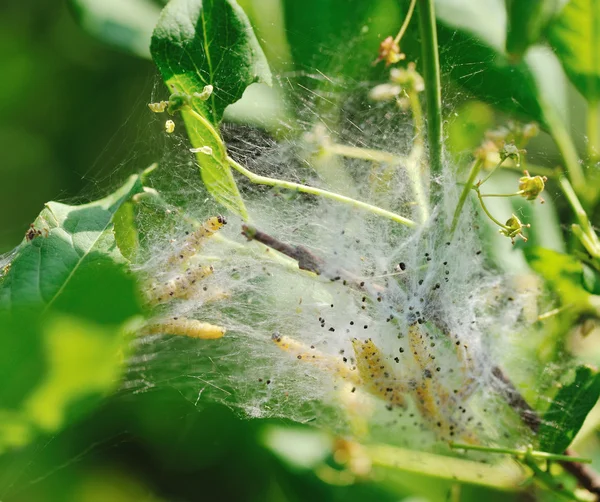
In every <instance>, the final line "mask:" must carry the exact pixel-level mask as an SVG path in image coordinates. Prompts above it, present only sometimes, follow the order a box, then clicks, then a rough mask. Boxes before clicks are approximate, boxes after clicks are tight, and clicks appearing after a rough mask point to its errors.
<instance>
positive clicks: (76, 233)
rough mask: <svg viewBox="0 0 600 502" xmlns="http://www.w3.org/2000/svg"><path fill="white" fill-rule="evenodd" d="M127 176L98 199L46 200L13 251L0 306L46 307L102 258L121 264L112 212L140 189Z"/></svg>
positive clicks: (133, 179)
mask: <svg viewBox="0 0 600 502" xmlns="http://www.w3.org/2000/svg"><path fill="white" fill-rule="evenodd" d="M141 189H142V185H141V183H140V181H139V178H138V177H137V176H132V177H131V178H130V179H129V180H128V181H127V182H126V183H125V185H123V186H122V187H121V188H119V189H118V190H117V191H115V192H114V193H112V194H111V195H109V196H108V197H105V198H104V199H101V200H98V201H95V202H92V203H90V204H84V205H81V206H69V205H66V204H61V203H59V202H48V203H47V204H46V208H45V209H44V210H43V211H42V212H41V213H40V215H39V216H38V217H37V218H36V220H35V222H34V223H33V227H32V231H34V230H36V231H37V233H30V236H29V237H26V238H25V239H24V241H23V242H22V243H21V245H20V246H19V247H18V248H17V250H16V256H15V258H14V259H13V260H12V262H11V263H10V268H9V270H8V272H7V274H6V275H5V277H4V280H3V282H2V286H1V288H0V308H2V307H4V308H10V307H12V308H24V307H33V308H39V307H40V306H44V307H45V308H48V307H49V306H51V305H52V304H53V303H54V302H56V301H57V300H58V299H60V296H61V295H62V294H63V292H64V291H65V288H66V287H67V286H68V285H69V284H70V283H71V282H72V281H75V280H77V279H78V275H79V274H82V273H84V274H85V273H90V271H93V270H95V269H96V268H97V266H98V264H99V263H101V262H103V261H104V260H106V259H110V260H112V261H114V262H117V263H124V262H125V259H124V257H123V255H122V254H121V252H120V251H119V248H118V247H117V244H116V241H115V237H114V233H113V216H114V214H115V213H116V212H117V210H118V209H119V208H120V207H121V205H122V204H123V203H124V202H126V201H127V200H129V198H130V197H131V196H132V195H133V194H135V193H138V192H140V191H141Z"/></svg>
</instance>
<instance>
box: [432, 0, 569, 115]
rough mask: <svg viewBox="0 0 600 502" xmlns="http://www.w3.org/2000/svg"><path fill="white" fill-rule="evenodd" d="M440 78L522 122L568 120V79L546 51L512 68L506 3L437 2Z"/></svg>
mask: <svg viewBox="0 0 600 502" xmlns="http://www.w3.org/2000/svg"><path fill="white" fill-rule="evenodd" d="M436 9H437V11H436V15H437V18H438V37H439V45H440V62H441V65H442V73H443V74H446V75H449V76H450V77H451V78H452V79H453V80H454V81H455V82H456V83H457V84H458V85H459V86H461V87H463V88H464V89H466V90H467V91H469V92H470V93H471V94H472V95H473V96H475V97H477V98H479V99H480V100H482V101H485V102H486V103H490V104H491V105H492V106H494V107H495V108H497V109H499V110H502V111H505V112H508V113H510V114H512V115H514V116H516V117H520V118H521V119H524V120H535V121H537V122H540V123H541V124H544V125H545V124H546V123H547V117H546V115H547V110H552V113H553V114H558V115H559V116H561V118H562V119H563V120H565V119H566V97H565V93H564V89H565V88H564V85H563V81H564V76H563V75H562V70H561V68H560V64H559V63H558V61H557V59H556V57H555V56H554V55H553V54H552V53H551V51H549V50H544V48H542V47H534V48H531V49H530V50H529V51H528V52H527V54H526V57H525V58H524V59H523V60H521V61H519V62H518V63H512V62H511V60H510V58H509V57H508V56H507V55H506V54H505V52H504V47H505V43H506V23H507V19H506V10H505V8H504V4H503V2H502V0H478V1H477V2H473V1H471V0H437V1H436Z"/></svg>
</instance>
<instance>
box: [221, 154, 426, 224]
mask: <svg viewBox="0 0 600 502" xmlns="http://www.w3.org/2000/svg"><path fill="white" fill-rule="evenodd" d="M227 162H228V163H229V165H230V166H231V167H232V168H233V169H235V170H236V171H237V172H238V173H240V174H242V175H244V176H245V177H246V178H248V179H249V180H250V181H251V182H252V183H256V184H257V185H267V186H273V187H280V188H286V189H288V190H297V191H298V192H302V193H308V194H311V195H316V196H319V197H324V198H327V199H332V200H335V201H338V202H341V203H344V204H348V205H350V206H353V207H356V208H359V209H363V210H365V211H369V212H371V213H373V214H376V215H378V216H383V217H384V218H388V219H390V220H392V221H395V222H396V223H400V224H402V225H405V226H407V227H414V226H416V223H415V222H414V221H412V220H410V219H408V218H405V217H404V216H400V215H399V214H396V213H393V212H391V211H387V210H386V209H382V208H380V207H377V206H373V205H371V204H367V203H366V202H361V201H358V200H355V199H351V198H350V197H346V196H345V195H340V194H337V193H334V192H328V191H327V190H322V189H320V188H315V187H311V186H307V185H301V184H299V183H293V182H291V181H284V180H278V179H275V178H269V177H267V176H260V175H258V174H254V173H253V172H252V171H249V170H248V169H246V168H245V167H244V166H242V165H241V164H238V163H237V162H236V161H235V160H233V159H232V158H231V157H227Z"/></svg>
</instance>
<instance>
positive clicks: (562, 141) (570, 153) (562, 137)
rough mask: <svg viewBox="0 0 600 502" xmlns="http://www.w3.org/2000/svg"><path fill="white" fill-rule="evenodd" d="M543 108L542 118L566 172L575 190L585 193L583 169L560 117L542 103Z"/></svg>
mask: <svg viewBox="0 0 600 502" xmlns="http://www.w3.org/2000/svg"><path fill="white" fill-rule="evenodd" d="M543 108H544V118H545V119H546V123H547V124H548V127H549V129H550V134H552V137H553V138H554V141H555V142H556V145H557V146H558V149H559V150H560V154H561V155H562V158H563V160H564V161H565V167H566V171H567V174H568V175H569V178H570V179H571V182H572V183H573V186H574V187H575V190H577V192H578V193H580V194H582V193H585V192H586V191H587V190H586V181H585V175H584V174H583V169H582V168H581V164H580V163H579V156H578V155H577V150H576V149H575V145H574V144H573V140H572V139H571V136H570V135H569V132H568V131H567V129H566V128H565V125H564V124H563V122H562V120H561V118H560V117H558V115H557V114H556V111H554V110H553V109H552V108H550V107H549V106H548V105H544V104H543Z"/></svg>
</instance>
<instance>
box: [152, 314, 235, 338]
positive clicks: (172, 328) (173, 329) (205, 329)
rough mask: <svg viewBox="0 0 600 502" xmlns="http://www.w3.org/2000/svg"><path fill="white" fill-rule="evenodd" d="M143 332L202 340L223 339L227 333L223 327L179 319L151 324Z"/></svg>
mask: <svg viewBox="0 0 600 502" xmlns="http://www.w3.org/2000/svg"><path fill="white" fill-rule="evenodd" d="M142 331H143V334H145V335H163V334H164V335H178V336H187V337H189V338H200V339H201V340H215V339H217V338H222V337H223V336H224V335H225V332H226V330H225V328H223V327H222V326H216V325H214V324H210V323H207V322H201V321H196V320H195V319H185V318H178V317H173V318H171V319H164V320H159V321H154V322H151V323H149V324H147V325H146V326H145V327H144V328H143V330H142Z"/></svg>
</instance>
